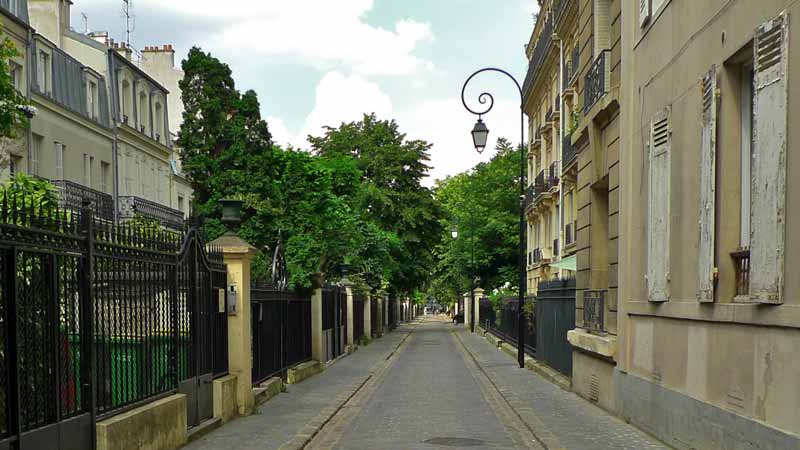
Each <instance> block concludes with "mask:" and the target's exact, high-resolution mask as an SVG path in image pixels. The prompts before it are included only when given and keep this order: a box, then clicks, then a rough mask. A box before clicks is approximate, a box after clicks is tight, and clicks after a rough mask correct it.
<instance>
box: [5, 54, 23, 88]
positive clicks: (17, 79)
mask: <svg viewBox="0 0 800 450" xmlns="http://www.w3.org/2000/svg"><path fill="white" fill-rule="evenodd" d="M8 66H9V67H8V69H9V72H10V75H11V82H12V83H13V84H14V89H16V90H17V92H22V66H20V65H19V64H17V63H16V62H14V61H10V62H9V63H8Z"/></svg>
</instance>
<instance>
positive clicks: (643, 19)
mask: <svg viewBox="0 0 800 450" xmlns="http://www.w3.org/2000/svg"><path fill="white" fill-rule="evenodd" d="M649 21H650V0H639V27H644V26H645V25H647V22H649Z"/></svg>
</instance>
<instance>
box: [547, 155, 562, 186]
mask: <svg viewBox="0 0 800 450" xmlns="http://www.w3.org/2000/svg"><path fill="white" fill-rule="evenodd" d="M548 175H549V176H548V177H547V184H548V186H547V188H548V189H550V188H553V187H556V186H558V180H559V173H558V161H553V162H552V163H551V164H550V170H549V174H548Z"/></svg>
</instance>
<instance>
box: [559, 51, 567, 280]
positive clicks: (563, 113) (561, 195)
mask: <svg viewBox="0 0 800 450" xmlns="http://www.w3.org/2000/svg"><path fill="white" fill-rule="evenodd" d="M558 53H559V58H558V61H559V65H558V102H559V105H558V107H559V111H560V113H559V118H560V119H559V121H558V149H559V150H558V177H559V180H558V217H557V221H558V260H559V261H561V259H562V258H564V229H563V228H564V225H563V224H564V174H563V173H562V168H563V165H564V122H565V120H566V111H565V110H564V40H563V39H561V38H560V37H558ZM563 275H564V269H563V268H559V269H558V278H559V279H561V278H563Z"/></svg>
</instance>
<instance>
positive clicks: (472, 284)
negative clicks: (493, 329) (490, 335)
mask: <svg viewBox="0 0 800 450" xmlns="http://www.w3.org/2000/svg"><path fill="white" fill-rule="evenodd" d="M472 218H473V215H472V210H470V220H471V221H472V226H475V221H474V220H472ZM450 235H451V236H453V239H458V229H457V228H456V227H453V229H452V230H451V231H450ZM474 237H475V231H474V230H473V231H472V232H471V233H470V236H469V269H467V272H468V273H467V276H468V277H470V278H469V331H470V333H474V332H475V284H477V280H478V277H477V275H475V240H474Z"/></svg>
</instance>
